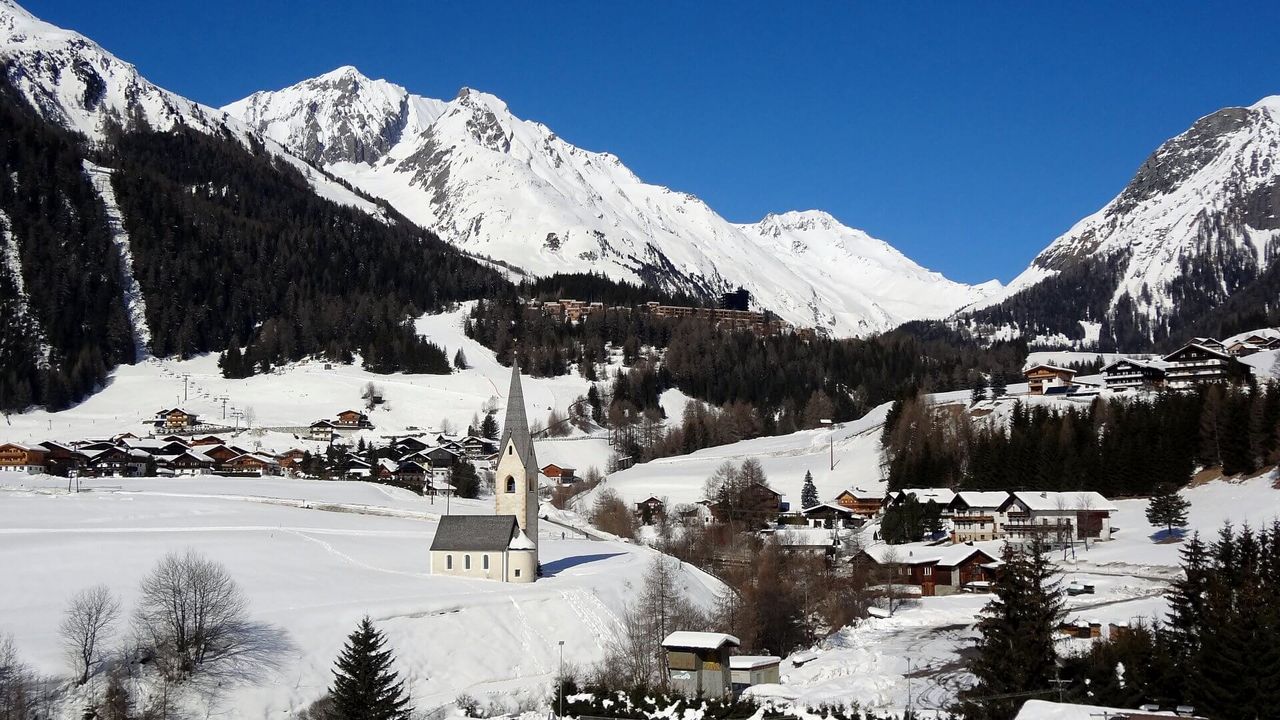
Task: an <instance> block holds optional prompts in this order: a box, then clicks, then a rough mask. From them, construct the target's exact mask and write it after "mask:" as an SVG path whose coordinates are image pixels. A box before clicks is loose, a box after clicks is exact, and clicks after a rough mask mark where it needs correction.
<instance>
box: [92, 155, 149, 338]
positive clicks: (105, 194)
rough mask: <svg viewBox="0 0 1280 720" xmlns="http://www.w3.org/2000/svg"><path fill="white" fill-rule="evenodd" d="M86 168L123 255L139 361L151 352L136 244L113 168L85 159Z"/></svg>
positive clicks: (122, 271) (123, 276)
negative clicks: (136, 264) (135, 257)
mask: <svg viewBox="0 0 1280 720" xmlns="http://www.w3.org/2000/svg"><path fill="white" fill-rule="evenodd" d="M84 172H85V175H86V176H87V177H88V178H89V182H90V183H92V184H93V188H94V190H97V191H98V197H99V198H101V199H102V204H103V206H104V207H105V208H106V212H107V228H108V229H109V230H110V231H111V242H112V243H113V244H114V245H115V246H116V255H117V257H118V258H119V259H120V285H121V286H123V288H124V307H125V311H126V312H127V313H128V315H129V328H130V330H131V331H132V334H133V348H134V358H135V362H141V361H143V360H145V359H146V358H147V357H149V356H150V354H151V328H149V327H148V326H147V301H146V298H144V297H143V295H142V286H141V285H139V284H138V279H137V278H136V277H135V276H134V274H133V248H132V247H131V246H130V244H129V233H127V232H125V229H124V216H123V215H122V214H121V213H120V205H119V204H118V203H117V202H116V191H115V188H113V187H111V172H112V171H111V170H110V169H109V168H104V167H102V166H101V165H95V164H93V163H91V162H89V161H88V160H85V161H84Z"/></svg>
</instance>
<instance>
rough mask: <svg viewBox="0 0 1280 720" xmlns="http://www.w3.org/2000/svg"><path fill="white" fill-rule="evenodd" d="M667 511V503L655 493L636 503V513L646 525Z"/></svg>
mask: <svg viewBox="0 0 1280 720" xmlns="http://www.w3.org/2000/svg"><path fill="white" fill-rule="evenodd" d="M666 512H667V506H666V504H665V503H663V502H662V500H661V499H659V498H657V497H654V496H653V495H650V496H649V497H648V498H646V499H644V500H641V501H640V502H638V503H636V515H637V516H638V517H639V518H640V521H641V522H643V523H644V524H645V525H650V524H652V523H653V521H654V520H655V519H657V518H659V517H661V516H663V515H665V514H666Z"/></svg>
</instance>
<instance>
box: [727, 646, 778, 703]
mask: <svg viewBox="0 0 1280 720" xmlns="http://www.w3.org/2000/svg"><path fill="white" fill-rule="evenodd" d="M781 664H782V658H780V657H778V656H777V655H734V656H733V657H731V658H729V674H730V677H731V678H732V682H733V693H734V694H735V695H737V694H739V693H741V692H742V691H743V690H746V689H747V688H749V687H751V686H752V685H766V684H773V685H776V684H778V683H780V682H782V676H781V674H780V673H779V672H778V666H779V665H781Z"/></svg>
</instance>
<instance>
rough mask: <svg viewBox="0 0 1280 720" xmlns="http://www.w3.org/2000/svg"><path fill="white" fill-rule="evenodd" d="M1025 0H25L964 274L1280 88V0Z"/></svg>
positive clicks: (1099, 201)
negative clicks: (862, 234)
mask: <svg viewBox="0 0 1280 720" xmlns="http://www.w3.org/2000/svg"><path fill="white" fill-rule="evenodd" d="M19 1H20V2H21V1H22V0H19ZM1029 5H1033V4H1028V3H1010V4H1001V3H995V2H982V3H955V2H925V3H897V2H886V3H881V4H876V5H873V4H869V3H852V2H850V3H835V2H832V3H819V2H800V3H758V4H757V3H753V2H748V1H742V2H733V3H729V2H680V3H677V2H659V3H623V2H610V1H605V2H583V3H570V2H547V3H532V2H509V3H508V2H489V3H472V2H456V3H452V2H451V3H436V2H417V1H410V0H393V1H389V2H377V3H373V2H370V3H356V2H335V1H334V0H311V1H309V2H303V1H300V0H289V1H280V2H273V1H271V0H268V1H267V2H263V1H262V0H257V1H256V2H247V1H245V0H221V1H220V2H209V1H208V0H204V1H202V2H198V3H197V2H190V3H188V2H182V1H181V0H166V1H164V2H158V1H152V0H114V1H113V2H89V1H88V0H74V1H70V0H26V2H25V7H27V8H28V9H29V10H31V11H32V12H34V13H35V14H37V15H39V16H40V17H42V18H44V19H46V20H48V21H50V22H53V23H55V24H58V25H62V26H64V27H71V28H73V29H75V30H78V31H80V32H83V33H85V34H86V35H88V36H90V37H92V38H93V39H95V40H97V41H98V42H99V43H101V44H102V45H103V46H105V47H106V48H107V49H109V50H111V51H112V52H114V53H115V54H117V55H119V56H120V57H122V58H123V59H125V60H127V61H129V62H132V63H134V64H135V65H137V66H138V68H139V69H140V70H141V71H142V72H143V73H144V74H145V75H147V76H148V77H149V78H150V79H152V80H153V81H155V82H157V83H158V84H160V85H162V86H164V87H167V88H169V89H171V90H174V91H177V92H179V93H181V94H183V95H186V96H189V97H191V98H193V99H195V100H199V101H201V102H204V103H206V104H210V105H221V104H224V103H226V102H229V101H231V100H235V99H238V98H240V97H242V96H244V95H247V94H249V93H251V92H253V91H254V90H259V89H274V88H279V87H283V86H285V85H289V84H292V83H294V82H297V81H298V80H301V79H303V78H307V77H311V76H314V75H317V74H319V73H322V72H325V71H328V70H331V69H333V68H335V67H337V66H340V65H355V66H357V67H359V68H360V69H361V70H362V71H363V72H364V73H365V74H367V75H370V76H372V77H385V78H387V79H389V80H392V81H394V82H396V83H399V84H401V85H404V86H406V87H407V88H409V89H410V90H411V91H413V92H416V93H419V94H422V95H427V96H431V97H440V98H451V97H453V96H454V95H455V94H456V93H457V90H458V88H460V87H462V86H470V87H475V88H478V89H481V90H485V91H488V92H492V93H494V94H496V95H498V96H499V97H502V98H503V99H504V100H506V101H507V103H508V104H509V105H510V106H511V109H512V111H513V112H514V113H516V114H517V115H518V116H521V117H525V118H529V119H533V120H538V121H540V122H543V123H545V124H547V125H548V126H550V127H551V128H552V129H554V130H555V131H556V132H557V133H559V134H560V135H561V136H562V137H564V138H565V139H567V140H569V141H570V142H573V143H575V144H577V145H581V146H583V147H585V148H588V149H592V150H608V151H610V152H613V153H615V154H617V155H618V156H620V157H621V158H622V160H623V162H625V163H626V164H627V165H628V166H629V167H631V169H632V170H634V171H635V172H636V173H637V174H638V175H640V177H642V178H644V179H645V180H647V181H649V182H654V183H659V184H663V185H668V186H670V187H673V188H675V189H678V190H682V191H687V192H691V193H694V194H696V195H698V196H700V197H702V198H703V199H704V200H706V201H707V202H708V203H709V204H710V205H711V206H712V207H713V208H715V209H716V210H717V211H718V212H720V213H721V214H722V215H724V216H725V217H727V218H728V219H730V220H733V221H737V222H746V221H752V220H755V219H758V218H759V217H761V216H763V215H764V214H765V213H768V212H771V211H782V210H789V209H809V208H820V209H823V210H827V211H829V212H831V213H832V214H834V215H835V216H836V217H838V218H840V219H841V220H842V221H844V222H845V223H846V224H848V225H852V226H854V227H860V228H863V229H865V230H867V231H868V232H870V233H872V234H873V235H875V236H877V237H880V238H882V239H884V240H887V241H888V242H890V243H891V244H893V245H895V246H896V247H898V248H900V249H901V250H902V251H903V252H905V253H907V254H908V255H909V256H911V257H912V258H914V259H915V260H917V261H919V262H921V263H922V264H924V265H926V266H928V267H931V268H933V269H936V270H940V271H942V272H944V273H946V274H947V275H949V276H951V277H953V278H955V279H958V280H964V281H970V282H977V281H981V280H985V279H988V278H991V277H998V278H1000V279H1001V280H1005V281H1007V280H1009V279H1010V278H1012V276H1013V275H1015V274H1017V272H1019V271H1020V270H1021V269H1022V268H1023V267H1024V266H1025V265H1026V264H1027V262H1028V261H1030V259H1031V258H1032V257H1033V256H1034V255H1035V254H1036V252H1038V251H1039V250H1040V249H1042V248H1043V247H1044V246H1045V245H1046V244H1048V243H1049V242H1050V241H1051V240H1052V239H1053V238H1054V237H1056V236H1057V235H1059V234H1060V233H1062V232H1063V231H1065V230H1066V229H1067V228H1069V227H1070V226H1071V225H1072V224H1073V223H1074V222H1075V221H1076V220H1078V219H1079V218H1080V217H1083V216H1084V215H1086V214H1088V213H1091V212H1093V211H1094V210H1096V209H1098V208H1099V207H1101V206H1102V205H1103V204H1104V203H1105V202H1106V201H1107V200H1109V199H1110V198H1111V197H1112V196H1113V195H1115V194H1116V193H1117V192H1119V190H1120V189H1121V188H1122V187H1123V185H1124V184H1125V182H1127V181H1128V180H1129V178H1130V177H1131V176H1132V174H1133V172H1134V170H1135V169H1136V168H1137V166H1138V165H1139V164H1140V163H1141V162H1142V160H1143V159H1144V158H1145V157H1146V156H1147V155H1148V154H1149V153H1150V152H1151V151H1152V150H1154V149H1155V147H1156V146H1157V145H1158V144H1159V143H1160V142H1161V141H1163V140H1165V139H1167V138H1168V137H1170V136H1172V135H1175V134H1177V133H1178V132H1181V131H1182V130H1184V129H1185V128H1186V127H1187V126H1188V125H1189V124H1190V123H1192V122H1193V121H1194V120H1195V119H1196V118H1197V117H1200V116H1202V115H1205V114H1207V113H1210V112H1212V111H1214V110H1216V109H1218V108H1221V107H1225V106H1228V105H1249V104H1252V103H1253V102H1255V101H1257V100H1258V99H1259V98H1261V97H1263V96H1266V95H1272V94H1280V49H1278V48H1280V45H1278V44H1277V42H1276V28H1277V27H1280V3H1276V2H1270V3H1261V2H1259V3H1244V2H1242V3H1232V4H1230V5H1229V6H1228V5H1226V4H1222V5H1219V4H1217V3H1190V2H1160V3H1156V2H1125V3H1101V2H1099V3H1069V4H1068V3H1058V4H1054V5H1053V6H1049V5H1050V4H1048V3H1044V4H1039V5H1041V7H1035V8H1028V7H1027V6H1029ZM1068 5H1070V7H1067V6H1068ZM366 6H367V7H366ZM374 7H376V9H372V8H374Z"/></svg>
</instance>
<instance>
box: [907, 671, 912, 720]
mask: <svg viewBox="0 0 1280 720" xmlns="http://www.w3.org/2000/svg"><path fill="white" fill-rule="evenodd" d="M906 716H907V717H911V658H907V712H906Z"/></svg>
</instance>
